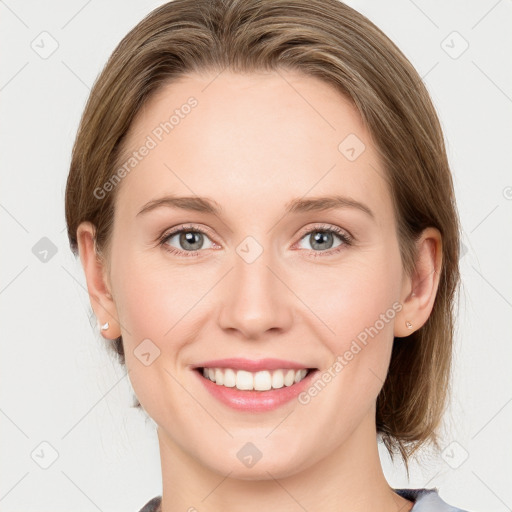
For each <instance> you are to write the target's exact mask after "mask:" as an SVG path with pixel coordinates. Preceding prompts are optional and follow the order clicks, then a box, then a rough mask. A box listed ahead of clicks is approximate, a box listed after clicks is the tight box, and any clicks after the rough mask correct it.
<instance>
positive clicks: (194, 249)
mask: <svg viewBox="0 0 512 512" xmlns="http://www.w3.org/2000/svg"><path fill="white" fill-rule="evenodd" d="M208 241H209V242H208ZM172 242H174V244H177V245H178V247H176V246H175V245H173V244H172ZM205 242H206V243H205ZM208 243H209V244H210V245H208ZM160 244H161V245H162V246H164V247H165V249H166V250H168V251H169V252H171V253H176V254H180V255H183V256H195V255H196V254H197V253H198V252H199V251H200V250H201V249H212V248H213V247H214V244H213V242H211V240H210V239H209V238H208V234H207V232H206V231H205V230H203V229H200V228H197V227H193V226H190V227H187V226H180V228H179V229H176V230H174V231H171V232H170V233H166V234H165V235H164V236H163V238H162V239H161V240H160Z"/></svg>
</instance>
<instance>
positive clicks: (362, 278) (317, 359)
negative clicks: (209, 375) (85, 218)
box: [78, 70, 441, 512]
mask: <svg viewBox="0 0 512 512" xmlns="http://www.w3.org/2000/svg"><path fill="white" fill-rule="evenodd" d="M190 96H194V97H195V98H196V99H197V100H198V105H197V107H195V108H194V109H193V110H192V111H191V113H190V114H189V115H188V116H186V117H185V118H184V119H182V120H180V123H179V124H178V125H177V126H175V128H174V130H173V131H172V132H171V133H170V134H168V135H167V136H166V137H164V139H163V140H162V141H161V142H160V143H159V144H158V146H157V147H156V148H154V149H152V150H151V151H150V152H149V154H148V155H147V156H146V157H145V158H144V159H143V160H142V161H141V162H140V163H138V165H137V167H136V168H135V169H134V170H133V171H131V172H130V173H129V174H128V175H127V176H126V177H125V178H124V179H123V180H122V182H121V184H120V185H119V186H118V189H117V190H116V194H117V196H116V203H115V219H114V227H113V234H112V240H111V248H110V253H109V254H108V258H107V261H102V260H101V259H98V258H97V257H96V255H95V252H94V251H95V249H94V243H93V238H92V237H93V234H94V227H93V226H92V225H91V224H90V223H83V224H81V225H80V227H79V229H78V240H79V251H80V258H81V261H82V264H83V267H84V271H85V275H86V280H87V286H88V290H89V294H90V300H91V304H92V307H93V309H94V312H95V314H96V316H97V318H98V319H99V321H100V323H102V324H103V323H104V322H106V321H108V322H109V323H110V328H109V329H108V331H106V332H104V333H103V335H104V336H105V337H107V338H110V339H113V338H115V337H117V336H119V335H120V334H122V336H123V342H124V347H125V353H126V364H127V368H128V370H129V378H130V381H131V383H132V386H133V389H134V391H135V393H136V395H137V397H138V399H139V401H140V402H141V404H142V406H143V408H144V409H145V410H146V412H147V413H148V414H149V415H150V416H151V417H152V418H153V419H154V420H155V422H156V423H157V425H158V439H159V445H160V455H161V464H162V478H163V493H162V494H163V501H162V510H163V512H171V511H177V510H188V509H189V507H196V509H197V510H201V511H212V512H213V511H221V510H222V511H242V510H243V511H244V512H256V511H258V512H259V511H261V510H269V511H290V512H291V511H296V510H299V509H301V507H302V509H305V510H308V511H309V512H316V511H320V510H321V511H323V512H325V511H332V512H334V511H339V510H350V511H352V512H358V511H363V510H364V511H367V510H370V509H372V510H381V511H384V512H387V511H393V512H395V511H401V512H405V511H408V510H410V509H411V507H412V503H411V502H410V501H408V500H405V499H403V498H401V497H399V496H398V495H397V494H396V493H394V492H393V490H392V489H391V487H390V486H389V485H388V483H387V481H386V479H385V477H384V474H383V472H382V467H381V464H380V460H379V454H378V449H377V442H376V427H375V403H376V398H377V395H378V393H379V391H380V389H381V387H382V385H383V381H384V379H385V376H386V373H387V370H388V365H389V360H390V355H391V348H392V344H393V338H394V336H396V337H404V336H407V335H409V334H410V333H411V332H412V331H411V330H409V329H407V327H406V325H405V322H406V321H409V322H411V323H412V325H413V329H418V328H420V327H421V326H422V325H423V324H424V323H425V321H426V320H427V319H428V317H429V315H430V312H431V310H432V306H433V303H434V298H435V294H436V291H437V286H438V277H439V269H440V265H441V237H440V234H439V232H438V231H437V230H435V229H433V228H428V229H426V230H425V231H424V232H423V234H422V236H421V237H420V239H419V240H418V242H417V248H418V259H417V265H416V268H415V270H414V272H413V273H412V275H406V273H405V272H404V270H403V268H402V263H401V260H400V253H399V245H398V239H397V233H396V229H395V223H396V219H395V216H394V211H393V206H392V201H391V196H390V192H389V190H388V188H387V184H386V182H385V180H384V179H383V175H384V170H383V168H382V166H381V164H380V162H379V159H378V157H377V153H376V150H375V146H374V144H373V142H372V140H371V137H370V134H369V133H368V132H367V130H366V129H365V127H364V125H363V124H362V121H361V118H360V116H359V114H358V113H357V111H356V110H355V108H354V107H353V106H352V105H351V104H350V103H349V102H348V101H347V100H346V99H345V98H344V97H343V96H341V95H340V94H339V93H338V92H337V91H336V90H334V89H333V88H331V86H330V85H328V84H326V83H324V82H322V81H320V80H318V79H316V78H313V77H307V76H304V75H301V74H299V73H296V72H290V71H286V72H285V71H282V70H280V71H279V72H272V73H257V74H256V73H251V74H247V75H239V74H234V73H231V72H227V71H224V72H223V73H221V74H220V75H218V76H217V74H204V75H198V74H194V75H189V76H187V77H186V78H183V79H181V80H180V81H178V82H176V83H174V84H172V85H167V86H166V87H165V88H164V89H162V90H160V92H159V93H158V94H157V95H155V96H153V97H152V98H151V99H150V101H149V102H148V103H147V104H146V105H145V107H144V108H143V109H142V110H141V111H140V112H139V114H138V116H137V118H136V119H135V121H134V123H133V124H132V127H131V131H130V133H129V137H128V138H127V144H126V147H127V148H129V149H130V150H131V151H133V150H136V149H137V148H139V147H140V146H141V145H142V144H143V143H144V140H145V138H146V137H147V135H148V134H150V133H151V132H152V130H153V129H154V128H155V126H158V125H159V123H161V122H162V121H163V120H166V119H168V118H169V112H172V111H173V110H174V109H176V108H179V107H180V106H181V105H183V104H184V103H185V102H186V100H187V99H188V98H189V97H190ZM349 134H356V135H357V137H358V138H359V139H360V140H361V141H363V143H364V144H365V146H366V148H365V150H364V151H363V153H362V154H361V155H360V156H359V157H358V158H357V159H356V160H354V161H349V160H348V159H347V158H346V157H345V156H344V155H343V154H342V153H341V152H340V151H339V150H338V145H339V144H340V142H341V141H342V140H343V139H344V138H345V137H346V136H347V135H349ZM166 194H175V195H178V196H196V195H197V196H200V197H208V198H211V199H212V200H214V201H216V202H217V204H218V205H219V206H220V207H221V208H222V217H221V218H219V217H216V216H214V215H212V214H210V213H204V212H198V211H186V210H180V209H174V208H170V207H160V208H157V209H154V210H152V211H151V212H148V213H146V214H142V215H137V213H138V212H139V211H140V210H141V209H142V208H143V207H144V205H146V204H147V203H148V202H149V201H151V200H154V199H156V198H160V197H162V196H164V195H166ZM333 194H339V195H342V196H345V197H350V198H352V199H353V200H356V201H359V202H361V203H364V204H365V205H366V206H368V207H369V208H370V209H371V210H372V212H373V214H374V218H372V217H370V216H369V215H368V214H366V213H365V212H363V211H361V210H359V209H357V208H349V207H347V208H340V209H331V210H323V211H309V212H300V213H288V214H285V205H286V204H287V203H288V202H289V201H291V200H293V199H296V198H305V199H306V198H312V197H321V196H327V195H333ZM318 223H322V224H327V225H328V226H333V227H336V226H337V227H339V228H341V229H342V230H343V231H344V232H345V233H349V234H350V235H351V236H352V237H353V243H352V244H351V245H344V244H343V242H342V241H341V239H339V238H338V237H337V235H336V234H333V235H332V238H328V239H327V242H324V246H323V248H322V247H321V248H316V249H314V248H313V245H314V239H313V236H314V234H315V233H311V231H314V229H318ZM183 224H193V228H195V227H198V228H204V229H206V230H208V233H207V234H206V235H204V238H203V245H202V246H201V244H200V243H199V246H200V247H201V248H200V249H199V253H198V254H196V255H193V256H186V255H179V254H172V253H170V252H168V251H167V250H166V249H165V245H159V244H158V237H159V236H160V235H165V234H166V233H168V232H169V230H170V228H173V227H178V228H179V227H180V226H181V225H183ZM187 228H188V226H187ZM193 228H189V229H192V230H193ZM320 229H323V228H320ZM326 235H327V236H329V234H328V233H326ZM199 236H200V235H199ZM248 236H251V237H253V238H254V239H255V240H256V241H257V242H258V244H260V246H261V248H262V249H263V252H262V253H261V255H260V256H259V257H258V258H257V259H256V260H255V261H253V262H252V263H247V262H246V261H245V260H244V259H243V258H242V257H240V256H239V254H238V253H237V251H236V250H237V247H239V245H240V244H241V242H242V241H244V239H245V238H246V237H248ZM330 244H332V245H330ZM340 244H343V246H342V250H341V251H339V252H334V251H336V248H338V247H339V246H340ZM167 247H173V248H175V249H178V250H181V251H183V252H186V251H187V250H188V251H191V249H190V246H189V245H187V244H186V242H185V243H183V242H182V243H181V244H180V239H179V234H178V235H177V236H174V237H172V238H171V239H168V241H167ZM319 253H321V254H320V255H319V256H318V257H314V254H319ZM434 269H436V270H437V271H436V272H434ZM412 292H414V293H412ZM397 302H398V303H399V304H401V305H402V310H401V311H399V312H398V313H397V314H396V316H395V317H394V318H393V319H392V320H390V321H389V322H388V323H386V324H385V326H384V328H382V329H381V330H380V331H379V332H378V335H376V336H375V337H373V338H372V339H371V340H370V342H369V343H368V344H367V345H366V346H365V347H364V349H363V350H361V351H360V352H359V353H358V354H357V355H356V356H355V357H354V358H353V359H352V360H351V361H350V362H349V364H347V365H346V366H345V367H344V368H343V371H341V372H340V373H339V374H338V375H337V376H336V378H335V379H333V380H332V381H331V382H330V383H329V384H328V385H327V386H326V387H325V388H324V389H323V390H322V392H321V393H319V394H318V395H317V396H316V397H315V398H314V399H312V400H311V401H310V403H308V404H307V405H302V404H300V403H298V401H297V400H292V401H291V402H289V403H287V404H285V405H283V406H281V407H279V408H278V409H276V410H274V411H270V412H259V413H252V414H251V413H248V412H240V411H235V410H233V409H230V408H228V407H227V406H225V405H223V404H222V403H220V402H218V401H217V400H216V399H215V398H212V397H211V396H210V394H209V393H208V392H207V391H206V390H205V389H204V388H203V386H202V383H201V382H200V381H199V379H198V378H197V376H196V375H194V374H193V372H192V371H191V369H190V366H191V365H193V364H197V363H199V362H201V361H205V360H210V359H216V358H224V357H246V358H249V359H261V358H264V357H275V358H283V359H291V360H294V361H298V362H301V363H304V367H316V368H319V369H321V370H326V369H328V368H329V367H330V366H331V365H332V364H333V362H334V360H335V358H336V356H337V355H340V354H343V353H344V352H345V351H346V350H348V349H349V348H350V344H351V342H352V340H354V339H355V338H356V336H357V335H358V334H359V333H360V332H361V331H363V330H364V328H365V327H368V326H371V325H374V324H375V322H376V320H378V319H379V315H381V314H382V313H385V312H386V310H388V309H389V308H391V307H392V304H394V303H397ZM148 338H149V339H150V340H151V341H152V343H153V344H154V345H155V346H157V347H158V349H159V350H160V355H159V357H157V358H156V359H155V360H154V361H153V362H152V363H151V364H150V365H148V366H146V365H144V364H142V363H141V361H140V360H139V359H138V358H137V357H136V356H135V355H134V350H135V349H136V348H137V346H138V345H139V344H140V343H141V341H142V340H144V339H148ZM398 342H403V343H407V340H399V341H398ZM247 442H251V443H253V444H254V445H256V447H257V448H258V449H259V450H260V452H261V453H262V457H261V459H260V460H259V461H258V462H257V463H256V464H255V465H254V466H252V467H251V468H248V467H245V465H244V464H242V463H241V462H240V460H239V459H238V458H237V452H238V451H239V450H240V449H241V447H242V446H244V445H245V443H247Z"/></svg>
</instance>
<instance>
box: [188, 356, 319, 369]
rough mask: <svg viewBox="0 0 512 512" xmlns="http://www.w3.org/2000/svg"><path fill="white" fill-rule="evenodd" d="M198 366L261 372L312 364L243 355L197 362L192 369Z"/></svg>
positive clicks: (308, 366)
mask: <svg viewBox="0 0 512 512" xmlns="http://www.w3.org/2000/svg"><path fill="white" fill-rule="evenodd" d="M197 368H232V369H233V370H246V371H248V372H259V371H262V370H279V369H282V370H289V369H292V370H302V369H303V368H308V369H309V368H311V366H310V365H307V364H303V363H297V362H295V361H285V360H284V359H274V358H266V359H258V360H253V359H245V358H242V357H231V358H228V359H215V360H214V361H205V362H203V363H199V364H195V365H193V366H192V369H194V370H195V369H197Z"/></svg>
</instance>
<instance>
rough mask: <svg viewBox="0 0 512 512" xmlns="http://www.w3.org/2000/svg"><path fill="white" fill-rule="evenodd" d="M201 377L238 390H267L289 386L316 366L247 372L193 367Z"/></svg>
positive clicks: (297, 381) (304, 376) (303, 377)
mask: <svg viewBox="0 0 512 512" xmlns="http://www.w3.org/2000/svg"><path fill="white" fill-rule="evenodd" d="M195 370H196V371H197V372H198V373H199V374H200V375H201V376H202V377H204V378H205V379H208V380H210V381H212V382H214V383H215V384H217V385H218V386H224V387H227V388H236V389H238V390H240V391H269V390H272V389H280V388H283V387H290V386H293V385H294V384H297V383H299V382H300V381H301V380H303V379H305V378H306V376H307V375H309V374H310V373H311V372H313V371H315V370H316V368H302V369H300V370H294V369H288V368H287V369H276V370H262V371H257V372H249V371H246V370H235V369H233V368H205V367H199V368H196V369H195Z"/></svg>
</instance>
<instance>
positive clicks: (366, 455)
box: [158, 414, 413, 512]
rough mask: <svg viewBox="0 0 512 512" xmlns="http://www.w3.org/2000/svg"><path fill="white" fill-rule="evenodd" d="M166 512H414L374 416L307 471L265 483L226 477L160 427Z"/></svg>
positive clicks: (164, 506) (227, 474)
mask: <svg viewBox="0 0 512 512" xmlns="http://www.w3.org/2000/svg"><path fill="white" fill-rule="evenodd" d="M158 437H159V442H160V457H161V464H162V482H163V492H162V507H161V510H162V512H176V511H178V510H179V511H190V512H221V511H222V512H241V511H243V512H262V511H265V512H274V511H275V512H277V511H279V512H292V511H293V512H296V511H297V510H300V509H301V508H302V509H303V510H307V511H308V512H320V511H322V512H340V511H347V512H348V511H350V512H363V511H365V512H366V511H368V510H370V509H373V510H380V511H382V512H408V511H409V510H411V508H412V505H413V504H412V503H411V502H410V501H408V500H406V499H404V498H402V497H400V496H398V494H396V493H395V492H394V491H393V490H392V488H391V487H390V486H389V485H388V483H387V481H386V479H385V477H384V474H383V471H382V466H381V463H380V458H379V453H378V447H377V441H376V439H377V436H376V431H375V422H374V417H373V416H372V415H370V414H369V415H368V417H367V418H366V419H365V420H364V421H363V422H362V423H361V424H359V426H358V428H357V429H356V431H354V432H353V433H352V435H351V436H350V438H349V439H347V440H346V441H345V442H344V443H343V444H341V445H340V446H338V448H337V449H336V450H334V451H333V452H331V453H330V454H329V455H328V456H326V457H324V458H323V459H321V460H319V461H318V462H316V463H315V464H313V465H311V466H309V467H308V468H307V469H306V470H303V471H300V472H297V473H295V474H292V475H291V476H286V477H283V478H280V477H276V476H275V475H272V470H271V468H269V471H267V472H266V474H267V478H266V479H264V480H241V479H237V478H232V477H230V476H229V475H230V471H229V470H228V471H226V474H220V473H217V472H216V471H213V470H212V469H210V468H209V467H206V466H205V465H203V464H201V463H200V461H198V460H197V459H195V458H193V457H191V456H190V455H189V454H188V453H186V452H185V451H183V450H182V449H181V447H180V446H178V445H177V444H176V443H175V442H174V441H173V440H172V439H170V438H169V437H168V436H166V434H165V432H163V431H162V429H161V428H160V427H159V428H158Z"/></svg>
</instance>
